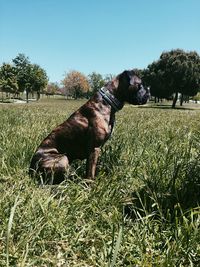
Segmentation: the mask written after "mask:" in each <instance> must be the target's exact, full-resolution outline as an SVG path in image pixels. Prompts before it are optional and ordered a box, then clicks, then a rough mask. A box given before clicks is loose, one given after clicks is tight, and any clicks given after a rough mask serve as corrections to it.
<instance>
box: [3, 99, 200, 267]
mask: <svg viewBox="0 0 200 267" xmlns="http://www.w3.org/2000/svg"><path fill="white" fill-rule="evenodd" d="M83 102H84V101H82V100H79V101H73V100H68V101H66V100H61V99H59V100H56V99H48V100H44V99H42V100H41V101H39V102H38V103H29V104H1V105H0V128H1V129H0V140H1V141H0V192H1V198H0V266H20V267H22V266H26V267H27V266H52V267H54V266H57V267H61V266H63V267H67V266H69V267H71V266H73V267H78V266H79V267H84V266H85V267H93V266H94V267H98V266H101V267H103V266H105V267H114V266H116V267H119V266H120V267H124V266H133V267H134V266H138V267H140V266H145V267H149V266H200V231H199V227H200V208H199V199H200V153H199V152H200V142H199V140H200V108H198V105H193V106H191V105H187V106H186V107H185V108H183V109H175V110H172V109H171V108H169V106H168V105H167V106H165V105H161V106H156V107H152V106H150V105H147V106H144V107H134V106H128V105H127V106H125V107H124V108H123V110H121V111H120V112H118V113H117V116H116V125H115V128H114V132H113V135H112V137H111V139H110V140H109V141H108V142H107V143H106V145H105V146H104V147H103V148H102V152H101V157H100V159H99V162H98V170H97V176H96V180H95V181H94V182H91V183H88V182H87V181H85V180H84V179H83V177H84V169H85V162H84V161H83V162H80V161H77V162H74V164H73V166H72V167H71V170H70V179H67V180H66V181H64V182H63V183H62V184H60V185H57V186H43V187H41V186H38V185H37V184H35V183H34V181H32V180H31V179H30V178H29V176H28V175H27V170H28V166H29V163H30V159H31V156H32V154H33V152H34V150H35V149H36V147H37V146H38V145H39V143H40V142H41V140H42V139H43V138H44V137H45V136H46V135H47V134H48V133H49V132H50V131H51V130H52V129H53V128H54V127H55V126H56V125H58V124H59V123H61V122H62V121H63V120H65V119H66V118H67V117H68V116H69V115H70V114H71V113H72V112H73V111H74V110H76V109H77V108H78V107H79V106H80V105H81V104H82V103H83Z"/></svg>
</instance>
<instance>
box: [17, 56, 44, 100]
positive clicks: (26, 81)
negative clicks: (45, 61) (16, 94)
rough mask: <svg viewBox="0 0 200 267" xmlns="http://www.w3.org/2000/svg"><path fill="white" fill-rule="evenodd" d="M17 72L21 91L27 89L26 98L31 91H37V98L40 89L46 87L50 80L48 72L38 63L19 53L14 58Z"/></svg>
mask: <svg viewBox="0 0 200 267" xmlns="http://www.w3.org/2000/svg"><path fill="white" fill-rule="evenodd" d="M13 63H14V67H15V68H16V73H17V83H18V86H19V90H20V91H21V92H23V91H26V100H27V102H28V95H29V93H30V92H37V99H39V97H40V91H41V90H42V89H43V88H45V86H46V85H47V82H48V78H47V74H46V72H45V71H44V70H43V69H42V68H41V67H40V66H39V65H37V64H31V63H30V61H29V58H28V57H26V56H25V55H24V54H19V55H18V56H17V57H16V58H14V59H13Z"/></svg>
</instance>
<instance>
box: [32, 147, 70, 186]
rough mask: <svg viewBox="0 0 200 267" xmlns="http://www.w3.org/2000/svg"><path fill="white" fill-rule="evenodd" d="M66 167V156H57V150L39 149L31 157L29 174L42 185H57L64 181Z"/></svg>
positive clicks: (67, 161)
mask: <svg viewBox="0 0 200 267" xmlns="http://www.w3.org/2000/svg"><path fill="white" fill-rule="evenodd" d="M68 166H69V160H68V158H67V156H66V155H64V154H59V153H58V151H57V149H39V150H38V151H37V152H36V153H35V155H34V156H33V159H32V161H31V166H30V170H29V173H30V174H31V175H32V176H34V177H35V178H37V180H38V178H39V180H40V183H42V184H58V183H61V182H62V181H63V180H64V179H65V173H66V170H67V169H68Z"/></svg>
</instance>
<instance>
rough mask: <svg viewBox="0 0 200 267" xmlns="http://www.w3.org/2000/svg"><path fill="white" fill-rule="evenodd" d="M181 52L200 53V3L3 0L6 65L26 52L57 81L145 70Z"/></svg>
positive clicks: (0, 58)
mask: <svg viewBox="0 0 200 267" xmlns="http://www.w3.org/2000/svg"><path fill="white" fill-rule="evenodd" d="M175 48H182V49H184V50H187V51H188V50H196V51H197V52H198V53H200V0H166V1H164V0H163V1H162V0H0V65H1V64H2V63H3V62H11V60H12V59H13V58H14V57H15V56H16V55H17V54H18V53H24V54H25V55H26V56H28V57H29V59H30V61H31V62H32V63H37V64H39V65H40V66H41V67H42V68H44V69H45V70H46V72H47V75H48V76H49V80H50V81H53V82H55V81H57V82H60V80H62V79H63V75H64V73H65V72H68V71H69V70H72V69H73V70H78V71H81V72H83V73H84V74H85V75H88V74H90V73H91V72H93V71H96V72H98V73H101V74H102V75H105V74H114V75H115V74H118V73H120V72H121V71H123V70H124V69H131V68H145V67H147V65H148V64H150V63H152V61H154V60H156V59H158V58H159V56H160V54H161V53H162V52H163V51H167V50H171V49H175Z"/></svg>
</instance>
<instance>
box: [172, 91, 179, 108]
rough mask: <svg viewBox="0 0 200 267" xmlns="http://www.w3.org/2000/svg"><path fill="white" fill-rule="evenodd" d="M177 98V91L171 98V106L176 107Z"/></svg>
mask: <svg viewBox="0 0 200 267" xmlns="http://www.w3.org/2000/svg"><path fill="white" fill-rule="evenodd" d="M177 99H178V92H176V93H175V96H174V98H173V103H172V108H175V107H176V102H177Z"/></svg>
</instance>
